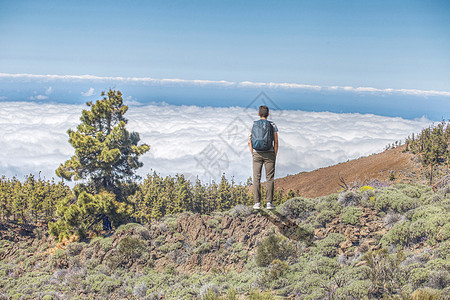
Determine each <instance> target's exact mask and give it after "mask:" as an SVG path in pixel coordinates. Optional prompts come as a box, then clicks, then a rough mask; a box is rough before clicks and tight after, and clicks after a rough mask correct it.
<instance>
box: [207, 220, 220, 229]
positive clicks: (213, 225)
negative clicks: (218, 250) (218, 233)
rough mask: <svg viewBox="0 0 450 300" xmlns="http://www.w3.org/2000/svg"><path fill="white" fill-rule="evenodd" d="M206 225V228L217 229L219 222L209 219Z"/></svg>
mask: <svg viewBox="0 0 450 300" xmlns="http://www.w3.org/2000/svg"><path fill="white" fill-rule="evenodd" d="M207 224H208V227H210V228H217V227H219V224H220V222H219V220H217V219H215V218H211V219H209V220H208V222H207Z"/></svg>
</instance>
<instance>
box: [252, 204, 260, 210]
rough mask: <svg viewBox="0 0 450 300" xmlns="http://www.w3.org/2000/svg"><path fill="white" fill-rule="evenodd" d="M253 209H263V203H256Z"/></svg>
mask: <svg viewBox="0 0 450 300" xmlns="http://www.w3.org/2000/svg"><path fill="white" fill-rule="evenodd" d="M253 209H261V203H259V202H258V203H255V205H253Z"/></svg>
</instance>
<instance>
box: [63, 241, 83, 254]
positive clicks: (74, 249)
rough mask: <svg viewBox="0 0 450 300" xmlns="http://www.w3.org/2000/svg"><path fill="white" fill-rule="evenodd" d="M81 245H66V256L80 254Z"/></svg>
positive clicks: (75, 243)
mask: <svg viewBox="0 0 450 300" xmlns="http://www.w3.org/2000/svg"><path fill="white" fill-rule="evenodd" d="M83 246H84V244H83V243H77V242H74V243H70V244H69V245H67V248H66V254H67V256H68V257H71V256H77V255H78V254H80V252H81V251H82V250H83Z"/></svg>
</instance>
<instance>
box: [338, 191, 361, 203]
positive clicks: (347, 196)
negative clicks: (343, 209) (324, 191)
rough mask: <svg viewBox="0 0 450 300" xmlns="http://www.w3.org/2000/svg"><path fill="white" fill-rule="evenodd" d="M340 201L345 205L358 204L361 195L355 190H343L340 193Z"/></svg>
mask: <svg viewBox="0 0 450 300" xmlns="http://www.w3.org/2000/svg"><path fill="white" fill-rule="evenodd" d="M338 201H339V203H341V204H342V205H343V206H349V205H358V204H360V202H361V196H360V195H358V194H357V193H355V192H353V191H347V192H342V193H340V194H339V198H338Z"/></svg>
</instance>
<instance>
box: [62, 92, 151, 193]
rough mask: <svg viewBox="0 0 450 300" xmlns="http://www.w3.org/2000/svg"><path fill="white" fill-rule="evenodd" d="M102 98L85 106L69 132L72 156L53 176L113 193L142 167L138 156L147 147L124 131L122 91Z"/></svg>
mask: <svg viewBox="0 0 450 300" xmlns="http://www.w3.org/2000/svg"><path fill="white" fill-rule="evenodd" d="M101 96H102V97H103V99H101V100H97V101H96V102H95V104H93V103H92V102H88V103H87V106H89V107H90V110H83V112H82V116H81V118H80V120H81V124H80V125H78V127H77V130H76V131H74V130H71V129H69V130H68V134H69V137H70V138H69V143H70V144H71V145H72V146H73V147H74V148H75V155H74V156H72V158H71V159H69V160H67V161H66V162H65V163H64V164H61V165H60V166H59V168H58V169H57V170H56V174H57V175H58V176H59V177H62V178H64V179H67V180H72V179H75V180H79V179H87V180H90V181H91V182H92V183H93V184H94V187H95V188H96V189H97V191H100V190H102V189H105V190H106V191H110V192H111V191H112V192H115V189H116V188H117V187H119V186H120V183H121V182H124V181H127V180H130V179H133V178H134V177H135V174H134V171H135V170H136V169H138V168H139V167H141V166H142V163H141V162H139V160H138V159H139V156H141V155H142V154H144V153H146V152H147V151H148V150H149V149H150V147H149V146H148V145H146V144H142V145H140V146H138V142H139V140H140V138H139V134H138V133H136V132H128V130H127V129H126V128H125V125H126V123H127V119H125V118H124V114H125V113H126V112H127V110H128V107H127V106H126V105H123V99H122V94H121V92H120V91H114V90H109V91H108V93H107V94H105V92H102V94H101Z"/></svg>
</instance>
